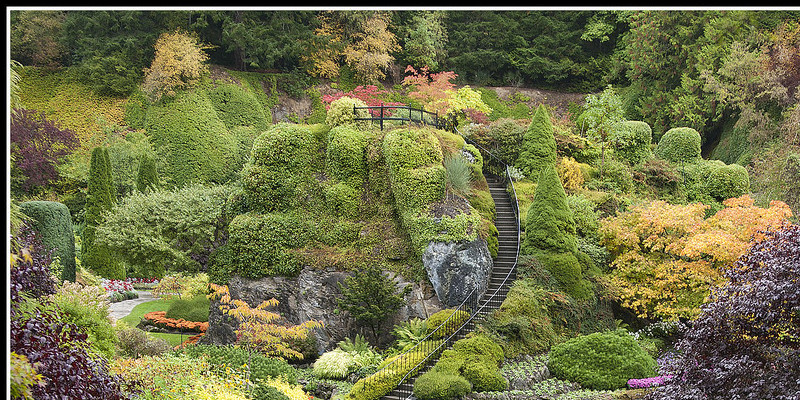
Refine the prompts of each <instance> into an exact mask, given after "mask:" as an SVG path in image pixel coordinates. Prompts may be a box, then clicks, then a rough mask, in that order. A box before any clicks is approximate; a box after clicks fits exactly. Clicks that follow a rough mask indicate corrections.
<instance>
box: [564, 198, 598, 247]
mask: <svg viewBox="0 0 800 400" xmlns="http://www.w3.org/2000/svg"><path fill="white" fill-rule="evenodd" d="M567 206H569V209H570V210H571V211H572V217H573V219H574V220H575V234H576V235H578V236H580V237H584V238H589V239H596V238H597V230H598V229H600V214H599V213H598V212H597V210H595V204H594V203H592V201H591V200H589V199H588V198H586V196H584V195H582V194H573V195H570V196H567Z"/></svg>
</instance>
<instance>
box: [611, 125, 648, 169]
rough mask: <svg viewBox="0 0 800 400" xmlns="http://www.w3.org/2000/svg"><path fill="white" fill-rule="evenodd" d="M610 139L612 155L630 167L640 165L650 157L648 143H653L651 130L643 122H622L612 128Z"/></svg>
mask: <svg viewBox="0 0 800 400" xmlns="http://www.w3.org/2000/svg"><path fill="white" fill-rule="evenodd" d="M613 129H614V132H613V133H612V135H611V137H612V138H613V139H612V143H613V146H614V154H615V155H616V156H617V157H618V158H621V159H622V160H624V161H625V162H627V163H628V164H631V165H636V164H639V163H641V162H642V161H644V160H646V159H647V158H648V157H650V156H651V155H652V154H653V152H652V150H650V143H652V142H653V130H652V129H651V128H650V125H648V124H647V123H646V122H644V121H623V122H619V123H617V124H616V125H614V127H613Z"/></svg>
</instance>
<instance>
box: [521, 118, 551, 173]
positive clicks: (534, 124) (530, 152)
mask: <svg viewBox="0 0 800 400" xmlns="http://www.w3.org/2000/svg"><path fill="white" fill-rule="evenodd" d="M555 163H556V139H555V136H553V124H552V123H551V122H550V113H549V112H548V111H547V108H545V106H544V105H542V104H540V105H539V107H538V108H537V109H536V112H535V113H534V114H533V119H532V120H531V124H530V125H529V126H528V130H527V131H526V132H525V135H524V136H523V137H522V150H521V151H520V153H519V158H518V159H517V165H516V167H517V168H519V169H520V170H521V171H522V173H523V174H525V176H528V177H531V179H537V178H538V176H539V174H540V173H541V171H542V170H543V169H544V167H546V166H549V165H555Z"/></svg>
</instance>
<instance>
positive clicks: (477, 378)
mask: <svg viewBox="0 0 800 400" xmlns="http://www.w3.org/2000/svg"><path fill="white" fill-rule="evenodd" d="M484 358H486V357H471V359H470V360H468V361H467V362H466V363H464V367H463V368H462V370H461V375H462V376H463V377H464V378H466V379H467V381H469V382H470V383H472V389H473V390H474V391H476V392H497V391H502V390H505V389H506V388H507V387H508V382H507V381H506V378H504V377H503V374H502V373H501V372H500V368H498V367H497V364H496V363H493V362H492V360H489V359H484Z"/></svg>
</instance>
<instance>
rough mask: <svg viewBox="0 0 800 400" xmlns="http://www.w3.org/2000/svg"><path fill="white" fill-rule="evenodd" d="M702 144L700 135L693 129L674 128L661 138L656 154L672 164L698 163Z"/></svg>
mask: <svg viewBox="0 0 800 400" xmlns="http://www.w3.org/2000/svg"><path fill="white" fill-rule="evenodd" d="M701 142H702V139H701V138H700V133H698V132H697V131H696V130H694V129H692V128H672V129H670V130H668V131H667V132H666V133H664V136H662V137H661V140H660V141H659V142H658V146H657V147H656V151H655V154H656V156H658V157H659V158H663V159H665V160H667V161H669V162H672V163H680V162H692V161H696V160H698V159H699V158H700V144H701Z"/></svg>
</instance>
